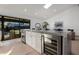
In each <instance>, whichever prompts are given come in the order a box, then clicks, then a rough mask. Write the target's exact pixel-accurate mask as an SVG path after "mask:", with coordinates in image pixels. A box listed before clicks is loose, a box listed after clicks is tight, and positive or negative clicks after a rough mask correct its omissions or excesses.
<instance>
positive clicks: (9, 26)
mask: <svg viewBox="0 0 79 59" xmlns="http://www.w3.org/2000/svg"><path fill="white" fill-rule="evenodd" d="M4 29H5V30H4V40H9V39H15V38H19V37H21V33H20V28H19V22H4Z"/></svg>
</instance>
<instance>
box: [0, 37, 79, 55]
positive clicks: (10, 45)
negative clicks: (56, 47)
mask: <svg viewBox="0 0 79 59" xmlns="http://www.w3.org/2000/svg"><path fill="white" fill-rule="evenodd" d="M71 45H72V49H71V50H72V54H73V55H79V40H72V41H71ZM0 55H40V54H39V53H38V52H37V51H35V50H34V49H33V48H31V47H30V46H28V45H26V44H24V43H22V42H21V39H13V40H7V41H3V42H0Z"/></svg>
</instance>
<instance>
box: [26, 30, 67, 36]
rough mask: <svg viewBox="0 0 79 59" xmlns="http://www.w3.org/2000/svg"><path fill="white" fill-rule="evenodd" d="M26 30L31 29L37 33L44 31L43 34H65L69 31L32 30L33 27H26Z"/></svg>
mask: <svg viewBox="0 0 79 59" xmlns="http://www.w3.org/2000/svg"><path fill="white" fill-rule="evenodd" d="M26 31H31V32H37V33H43V34H56V35H59V36H63V35H64V34H66V33H67V32H64V31H61V32H60V31H54V30H31V29H28V30H27V29H26Z"/></svg>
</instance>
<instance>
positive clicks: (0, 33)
mask: <svg viewBox="0 0 79 59" xmlns="http://www.w3.org/2000/svg"><path fill="white" fill-rule="evenodd" d="M1 29H2V26H1V21H0V41H1V38H2V31H1Z"/></svg>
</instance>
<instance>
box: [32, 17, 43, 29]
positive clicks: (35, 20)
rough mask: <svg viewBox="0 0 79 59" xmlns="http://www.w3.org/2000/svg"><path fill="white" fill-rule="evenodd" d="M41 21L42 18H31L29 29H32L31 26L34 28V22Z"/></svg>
mask: <svg viewBox="0 0 79 59" xmlns="http://www.w3.org/2000/svg"><path fill="white" fill-rule="evenodd" d="M42 22H43V20H42V19H36V18H32V19H31V29H32V28H35V24H36V23H40V24H41V23H42Z"/></svg>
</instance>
